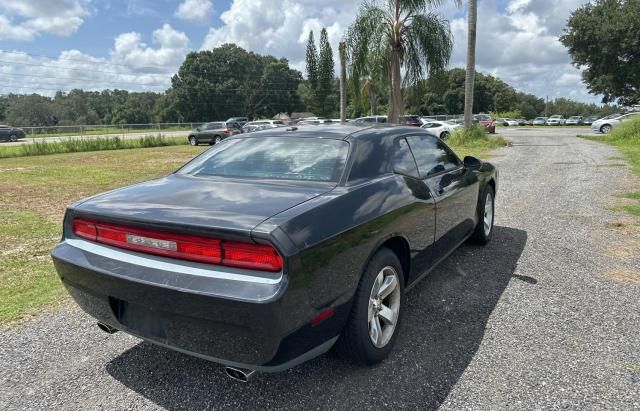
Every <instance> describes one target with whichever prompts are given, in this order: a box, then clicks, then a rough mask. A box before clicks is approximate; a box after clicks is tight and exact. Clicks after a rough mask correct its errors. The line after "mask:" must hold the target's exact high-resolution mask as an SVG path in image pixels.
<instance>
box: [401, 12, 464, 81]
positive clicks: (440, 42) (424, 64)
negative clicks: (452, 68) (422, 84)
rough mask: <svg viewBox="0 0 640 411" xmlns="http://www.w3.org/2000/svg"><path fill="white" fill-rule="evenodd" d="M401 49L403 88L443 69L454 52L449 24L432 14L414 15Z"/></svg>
mask: <svg viewBox="0 0 640 411" xmlns="http://www.w3.org/2000/svg"><path fill="white" fill-rule="evenodd" d="M403 47H404V62H403V63H404V68H405V73H406V74H405V77H404V85H405V86H407V85H413V84H416V83H417V82H418V81H420V80H422V79H423V78H424V77H425V75H427V74H432V73H434V72H438V71H441V70H443V69H444V68H445V67H446V66H447V64H449V59H450V58H451V51H452V49H453V40H452V35H451V30H450V28H449V22H448V21H447V20H445V19H442V18H441V17H439V16H438V15H436V14H434V13H428V14H421V15H416V16H414V18H413V20H412V22H411V25H410V26H407V28H406V31H405V36H404V42H403Z"/></svg>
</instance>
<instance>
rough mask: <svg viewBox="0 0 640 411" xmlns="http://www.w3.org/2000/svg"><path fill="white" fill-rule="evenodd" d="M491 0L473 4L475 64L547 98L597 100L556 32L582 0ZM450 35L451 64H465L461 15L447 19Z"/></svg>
mask: <svg viewBox="0 0 640 411" xmlns="http://www.w3.org/2000/svg"><path fill="white" fill-rule="evenodd" d="M498 3H499V2H497V1H496V0H483V1H481V2H480V3H479V7H478V28H477V33H478V38H477V56H476V61H477V65H478V67H477V69H478V70H479V71H482V72H485V73H489V74H492V75H494V76H497V77H499V78H501V79H502V80H504V81H506V82H507V83H509V84H511V85H512V86H514V87H515V88H516V89H518V90H519V91H525V92H529V93H533V94H535V95H538V96H540V97H546V96H549V98H555V97H566V96H570V97H571V98H575V99H578V100H581V101H588V102H598V101H599V98H598V97H596V96H592V95H590V94H588V92H587V90H586V88H585V86H584V84H582V82H581V77H580V71H579V70H577V69H576V68H575V67H573V66H572V65H571V59H570V57H569V54H568V53H567V50H566V48H565V47H564V46H563V45H562V44H561V43H560V41H559V40H558V37H559V36H560V35H561V34H562V30H563V28H564V26H565V23H566V20H567V18H568V17H569V13H570V12H571V11H572V10H574V9H576V8H577V7H579V5H580V4H581V3H584V1H580V0H565V1H562V2H557V1H551V0H535V1H532V0H512V1H510V2H509V3H508V4H507V5H506V7H505V9H504V10H501V9H500V7H499V6H498ZM451 28H452V31H453V33H454V36H455V43H454V51H453V56H452V59H451V64H450V65H451V66H455V67H464V65H465V58H466V40H467V21H466V16H464V17H457V18H454V19H453V20H452V21H451Z"/></svg>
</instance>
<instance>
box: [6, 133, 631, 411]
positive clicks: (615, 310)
mask: <svg viewBox="0 0 640 411" xmlns="http://www.w3.org/2000/svg"><path fill="white" fill-rule="evenodd" d="M505 133H508V136H509V138H510V139H512V141H513V147H510V148H504V149H501V150H499V151H498V152H497V153H496V155H495V157H494V159H493V161H494V162H495V163H496V164H497V165H498V166H499V167H500V170H501V182H500V187H499V192H498V198H497V213H498V214H497V220H496V223H497V226H496V229H495V234H494V239H493V242H492V243H491V244H490V245H489V246H487V247H485V248H482V247H476V246H463V247H462V248H461V249H460V250H458V251H457V252H456V253H454V254H453V255H452V256H451V257H450V258H449V259H448V261H446V262H445V263H444V264H443V265H442V266H441V267H440V268H438V269H437V270H436V271H435V272H434V273H433V275H431V276H430V277H429V278H427V279H426V280H425V281H423V282H422V283H421V284H420V285H419V286H417V287H416V288H415V289H414V290H412V291H411V292H410V293H409V295H408V299H407V302H408V304H407V307H406V309H407V313H406V316H405V323H404V327H403V329H402V333H401V335H400V338H399V339H398V343H397V345H396V347H395V348H396V349H395V352H394V353H393V355H392V356H391V357H390V358H389V359H388V360H387V361H385V362H384V363H383V364H381V365H379V366H377V367H373V368H365V367H356V366H352V365H349V364H348V363H344V362H342V361H341V360H340V359H338V358H337V357H336V356H335V355H334V354H331V353H330V354H328V355H324V356H322V357H320V358H317V359H315V360H313V361H311V362H309V363H307V364H304V365H302V366H299V367H297V368H295V369H293V370H290V371H288V372H284V373H281V374H276V375H261V376H258V377H257V378H256V379H255V380H253V381H252V382H251V383H249V384H246V385H242V384H238V383H235V382H233V381H231V380H229V379H227V378H226V377H225V376H223V373H222V369H221V368H220V367H219V366H218V365H215V364H212V363H209V362H206V361H202V360H199V359H195V358H192V357H188V356H186V355H182V354H178V353H175V352H172V351H168V350H166V349H162V348H158V347H155V346H152V345H149V344H146V343H141V342H140V341H139V340H137V339H135V338H133V337H129V336H127V335H124V334H122V333H118V334H115V335H113V336H108V335H106V334H104V333H102V332H100V331H98V329H97V328H96V327H95V326H94V322H93V321H92V320H91V319H90V318H89V317H87V316H86V315H84V314H82V313H81V312H79V311H77V310H74V309H68V310H64V311H62V312H59V313H57V314H53V315H46V316H45V315H43V316H41V317H40V318H38V319H36V320H35V321H33V322H31V323H29V324H27V325H24V326H23V327H22V328H20V329H15V330H11V331H6V332H4V333H2V334H0V409H3V410H8V409H24V408H32V409H45V408H47V409H65V410H69V409H80V408H82V409H114V408H116V409H144V410H146V409H171V410H173V409H206V408H210V409H219V408H233V409H265V408H268V409H271V408H295V409H336V408H338V409H374V408H376V409H380V408H392V407H404V408H409V409H421V410H424V409H436V408H441V409H451V410H457V409H504V408H516V409H558V408H570V409H634V408H635V409H639V408H640V309H639V308H640V306H639V305H640V303H639V302H640V261H639V259H640V257H639V256H638V253H637V251H638V249H639V247H638V245H639V244H640V235H639V233H638V230H639V228H638V227H637V226H633V224H632V223H631V221H630V220H628V219H627V218H626V217H624V216H622V215H619V214H615V213H613V212H611V211H608V210H609V207H610V206H611V205H613V204H614V203H615V202H616V201H621V200H619V199H616V198H615V197H613V196H612V195H613V194H615V193H617V192H619V191H620V190H623V189H624V188H625V186H629V185H632V184H635V186H636V187H637V186H638V183H637V182H634V181H635V180H633V179H632V178H631V176H630V174H629V170H628V169H627V168H626V167H621V166H611V165H612V164H614V165H615V164H617V165H619V164H620V163H621V161H620V160H619V159H617V158H615V157H616V156H619V154H617V152H616V151H615V150H614V149H612V148H610V147H608V146H605V145H600V144H598V143H594V142H589V141H585V140H581V139H577V138H575V137H572V136H571V135H570V133H571V132H570V131H567V130H535V131H531V130H522V129H520V130H509V131H506V132H505Z"/></svg>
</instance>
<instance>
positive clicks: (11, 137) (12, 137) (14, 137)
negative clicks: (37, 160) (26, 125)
mask: <svg viewBox="0 0 640 411" xmlns="http://www.w3.org/2000/svg"><path fill="white" fill-rule="evenodd" d="M9 141H11V142H12V143H15V142H16V141H18V136H16V135H15V134H11V135H10V136H9Z"/></svg>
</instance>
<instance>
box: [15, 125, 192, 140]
mask: <svg viewBox="0 0 640 411" xmlns="http://www.w3.org/2000/svg"><path fill="white" fill-rule="evenodd" d="M199 124H200V123H198V125H199ZM194 125H195V124H194ZM30 130H31V129H30V128H29V127H26V128H25V129H24V131H25V132H27V133H28V132H29V131H30ZM189 130H191V128H190V127H166V128H161V129H157V128H143V129H141V128H124V129H123V128H120V127H105V128H88V129H87V128H85V129H84V130H83V129H81V128H80V127H77V128H69V130H68V131H61V132H58V133H38V132H35V133H33V134H31V133H28V134H27V138H45V137H68V136H80V135H82V136H101V135H105V134H131V133H167V132H173V131H189Z"/></svg>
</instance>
